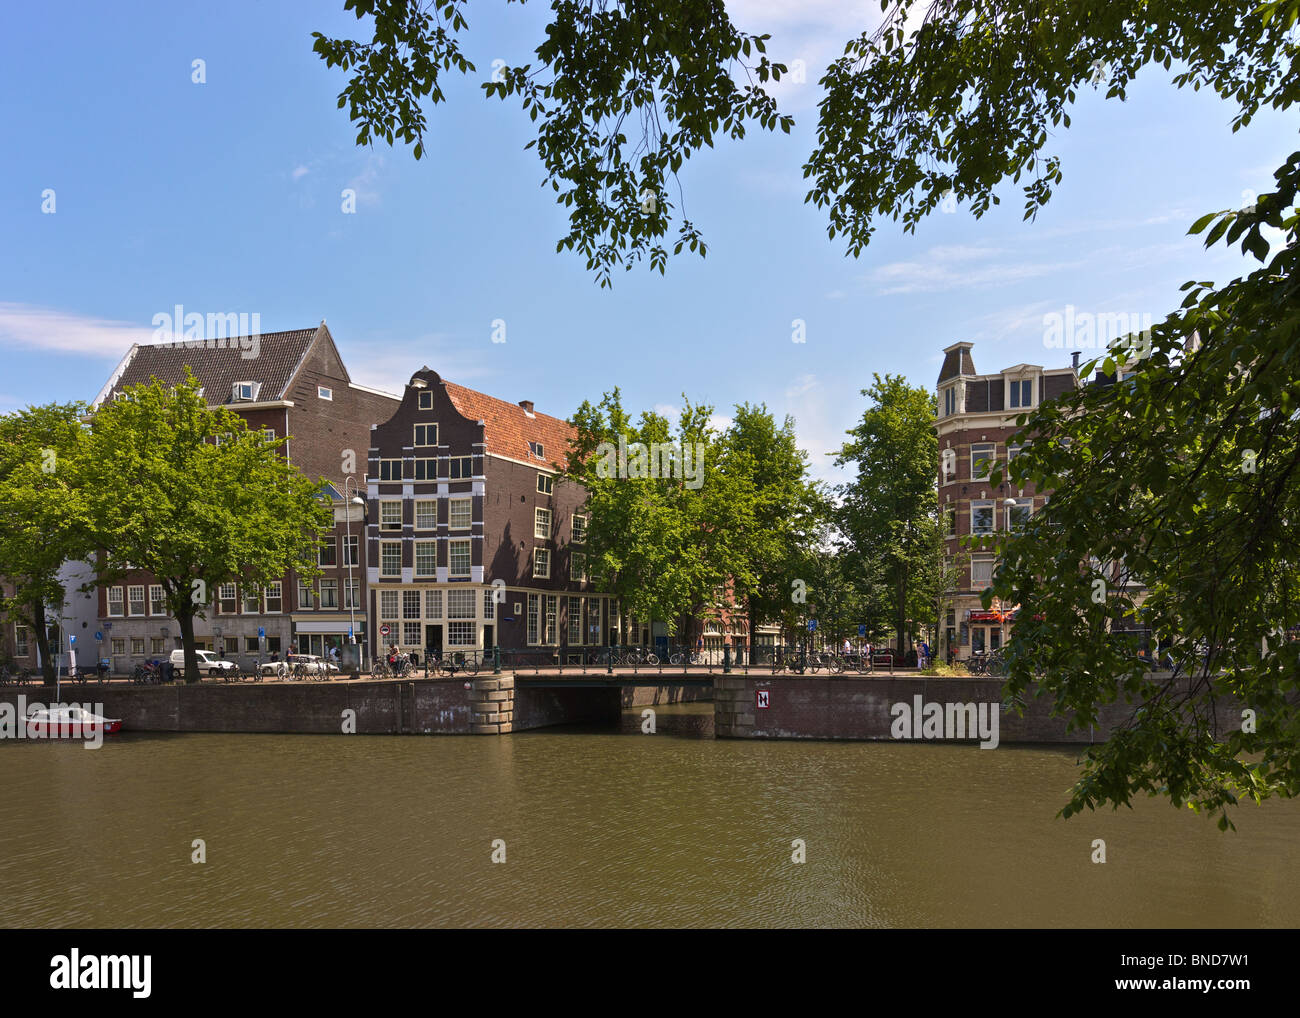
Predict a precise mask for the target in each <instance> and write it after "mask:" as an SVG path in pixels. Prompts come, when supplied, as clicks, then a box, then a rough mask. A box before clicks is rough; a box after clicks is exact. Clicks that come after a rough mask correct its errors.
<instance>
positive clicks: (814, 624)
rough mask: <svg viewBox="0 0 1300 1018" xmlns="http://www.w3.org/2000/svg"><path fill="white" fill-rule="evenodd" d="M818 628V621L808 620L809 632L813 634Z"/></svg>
mask: <svg viewBox="0 0 1300 1018" xmlns="http://www.w3.org/2000/svg"><path fill="white" fill-rule="evenodd" d="M816 628H817V620H816V619H809V620H808V632H810V633H811V632H812V631H813V630H814V629H816Z"/></svg>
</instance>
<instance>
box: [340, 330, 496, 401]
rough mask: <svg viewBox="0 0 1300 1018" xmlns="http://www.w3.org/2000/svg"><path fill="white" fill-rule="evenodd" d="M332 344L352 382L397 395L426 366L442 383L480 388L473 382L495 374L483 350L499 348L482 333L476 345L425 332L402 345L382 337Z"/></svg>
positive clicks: (448, 336)
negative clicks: (437, 375) (443, 381)
mask: <svg viewBox="0 0 1300 1018" xmlns="http://www.w3.org/2000/svg"><path fill="white" fill-rule="evenodd" d="M335 341H336V342H338V344H339V353H340V355H341V356H342V357H343V363H344V364H346V365H347V366H348V374H349V375H351V376H352V381H354V382H356V383H357V384H358V385H368V386H370V387H371V388H372V389H382V390H383V391H384V392H391V393H395V394H400V393H401V392H402V391H403V390H404V389H405V387H406V383H407V382H409V381H410V380H411V376H412V375H413V374H415V372H417V371H419V370H420V368H422V367H423V366H424V365H426V364H427V365H429V367H431V368H433V369H434V370H435V371H436V372H438V374H439V375H441V376H442V377H443V378H444V379H445V380H446V381H448V382H455V383H457V384H459V385H466V386H468V387H470V388H480V386H479V385H478V384H476V380H477V379H482V378H491V377H493V376H495V375H497V374H498V372H497V371H496V369H495V368H493V367H492V366H491V365H492V358H491V357H490V356H485V352H486V350H485V348H490V349H500V347H499V346H498V347H492V344H491V342H489V340H488V338H487V336H486V334H485V335H484V337H483V341H482V343H481V344H479V345H477V346H476V345H475V344H473V343H469V342H466V341H465V340H464V339H463V338H462V337H458V336H454V335H452V334H450V333H445V332H436V333H428V334H426V335H423V336H417V337H413V338H411V339H409V340H406V341H404V342H394V341H392V340H388V339H382V338H377V339H367V340H365V341H353V342H340V341H338V340H337V339H336V340H335Z"/></svg>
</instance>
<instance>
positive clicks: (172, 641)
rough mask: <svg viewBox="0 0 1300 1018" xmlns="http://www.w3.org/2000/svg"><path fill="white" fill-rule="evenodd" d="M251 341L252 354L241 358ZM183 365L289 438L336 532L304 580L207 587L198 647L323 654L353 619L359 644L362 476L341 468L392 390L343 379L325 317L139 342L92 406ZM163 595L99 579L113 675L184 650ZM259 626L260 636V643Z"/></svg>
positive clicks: (131, 578)
mask: <svg viewBox="0 0 1300 1018" xmlns="http://www.w3.org/2000/svg"><path fill="white" fill-rule="evenodd" d="M245 338H247V337H245ZM250 347H251V348H252V349H254V350H255V351H256V356H252V357H249V356H247V354H248V352H249V349H250ZM187 366H188V367H189V369H190V371H191V372H192V373H193V374H194V376H195V378H196V379H198V382H199V384H200V385H201V386H202V387H203V393H204V395H205V397H206V398H207V399H208V400H209V401H210V405H212V406H221V407H224V408H226V409H228V410H231V411H233V412H235V413H237V414H238V415H239V416H240V417H242V418H243V419H244V420H245V421H247V422H248V427H249V428H250V429H261V430H262V431H264V432H265V433H266V435H267V436H268V437H274V438H277V439H278V438H285V437H286V436H287V438H288V441H287V442H286V444H285V446H284V452H285V455H286V456H287V457H288V458H289V460H290V461H291V462H292V463H293V464H295V465H296V466H297V467H298V468H299V469H300V470H302V472H303V473H304V474H306V475H307V476H308V477H310V478H312V479H318V478H322V477H323V478H325V479H327V480H328V481H329V482H330V486H329V487H328V488H327V490H326V494H325V497H327V498H329V499H330V500H331V501H332V502H333V504H334V506H335V514H334V515H335V526H334V531H333V533H331V534H327V535H326V536H325V541H324V547H323V548H322V549H321V552H320V565H321V568H322V570H323V575H322V576H321V577H320V578H319V579H318V580H316V581H312V582H310V583H308V582H307V581H302V582H300V580H299V577H298V576H297V575H296V574H295V573H294V572H292V571H291V572H290V573H289V574H287V575H286V576H285V577H284V578H283V579H282V580H280V581H278V582H277V583H275V584H273V585H271V586H270V587H269V588H268V589H266V590H264V591H261V592H256V591H253V590H243V589H241V588H240V587H239V585H237V584H233V583H231V584H224V585H222V586H221V587H220V588H219V589H217V590H215V591H212V592H211V593H212V603H211V605H210V606H209V609H208V611H207V613H206V617H205V618H200V619H196V620H195V637H196V641H197V644H198V646H199V647H204V648H207V649H210V650H215V651H217V652H218V653H219V654H223V655H225V656H227V657H230V658H232V659H237V658H238V657H243V658H245V659H248V660H256V659H257V658H259V657H260V656H264V655H270V654H272V653H280V654H283V653H284V652H286V651H288V650H289V649H290V648H291V647H293V646H295V645H298V646H299V648H300V649H301V650H302V651H304V652H314V653H323V652H324V650H325V649H326V647H328V646H331V645H333V646H341V645H342V644H343V643H344V642H345V641H346V640H347V636H348V632H349V629H350V627H351V625H352V620H353V618H354V616H355V618H356V623H357V632H358V635H357V639H358V642H363V641H364V633H365V615H364V610H363V606H364V605H365V603H366V601H365V594H364V590H365V582H366V569H365V561H364V558H363V557H362V551H363V546H364V543H363V541H362V530H363V526H364V523H363V519H362V513H361V507H360V506H354V505H352V504H351V499H352V497H353V496H355V495H356V493H357V490H358V488H359V487H360V488H363V487H364V481H363V480H362V479H361V478H356V477H353V478H352V480H351V481H349V480H348V475H349V474H352V473H354V472H355V470H356V464H358V463H361V464H364V463H365V450H366V448H367V447H368V445H369V440H370V425H371V423H372V422H374V421H378V420H385V419H387V418H388V417H389V416H391V414H392V413H393V410H394V409H395V408H396V407H397V403H398V401H397V398H396V397H395V396H392V395H389V394H388V393H384V392H380V391H378V390H376V389H370V388H367V387H365V386H362V385H358V384H356V383H354V382H353V381H352V380H351V378H350V377H349V375H348V371H347V368H346V367H345V366H344V364H343V361H342V359H341V358H340V356H339V352H338V349H337V348H336V347H335V345H334V339H333V337H332V336H331V335H330V332H329V329H328V328H327V327H326V325H325V323H324V321H322V322H321V324H320V325H319V326H318V327H316V328H313V329H298V330H294V331H290V332H273V333H264V334H262V335H261V336H260V337H258V342H257V344H256V346H253V345H252V344H249V343H244V342H242V341H241V340H240V339H238V338H232V339H229V340H227V341H224V342H222V343H221V344H220V345H206V346H195V347H193V348H189V349H187V348H185V347H184V345H180V344H177V345H158V346H150V345H139V344H137V345H135V346H133V347H132V348H131V350H130V351H129V352H128V353H127V355H126V356H125V357H124V358H123V359H122V362H121V363H120V364H119V365H118V366H117V369H116V370H115V371H114V372H113V374H112V376H111V377H110V378H109V380H108V382H107V383H106V384H105V386H104V388H103V389H102V390H101V391H100V393H99V395H98V396H97V397H96V399H95V401H94V403H93V404H92V410H93V408H95V407H98V406H100V405H102V404H103V403H104V401H106V400H109V399H112V398H114V397H115V396H116V395H117V393H119V392H121V391H122V389H123V388H124V387H126V386H129V385H135V384H138V383H142V382H148V381H149V379H150V378H151V377H156V378H158V379H159V380H160V381H163V382H166V383H170V384H173V385H175V384H179V383H180V382H182V381H183V380H184V377H185V368H186V367H187ZM358 482H361V483H360V484H358ZM345 496H346V498H345ZM349 531H350V538H351V539H350V540H349ZM161 595H162V590H161V588H160V587H158V586H157V585H156V584H154V583H153V578H152V577H151V576H150V575H149V574H147V573H145V572H143V571H136V572H133V573H130V574H128V576H127V577H126V578H125V579H124V580H123V581H121V582H118V583H115V584H113V585H111V586H101V587H100V589H99V593H98V598H99V607H98V618H99V621H100V630H101V631H102V632H103V634H104V640H105V646H104V647H103V648H102V653H103V656H105V657H109V658H111V660H112V664H113V669H114V671H117V672H123V671H129V670H130V669H131V668H132V667H133V666H134V665H136V664H139V663H140V662H142V661H143V660H145V659H146V658H151V657H160V656H163V655H165V654H166V653H168V652H170V651H171V650H172V649H173V648H175V647H179V646H180V629H179V626H178V625H177V623H176V620H175V619H174V618H169V617H168V614H167V611H166V609H165V606H164V605H163V604H162V596H161ZM259 630H261V631H262V632H263V633H264V634H265V640H264V643H261V644H260V645H259V643H260V641H259V636H258V631H259Z"/></svg>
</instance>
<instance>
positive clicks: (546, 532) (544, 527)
mask: <svg viewBox="0 0 1300 1018" xmlns="http://www.w3.org/2000/svg"><path fill="white" fill-rule="evenodd" d="M551 518H552V517H551V510H549V509H545V508H543V507H542V506H536V507H535V508H534V509H533V537H535V538H537V539H538V540H539V541H549V540H550V539H551Z"/></svg>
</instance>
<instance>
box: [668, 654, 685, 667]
mask: <svg viewBox="0 0 1300 1018" xmlns="http://www.w3.org/2000/svg"><path fill="white" fill-rule="evenodd" d="M668 663H669V664H670V665H679V664H681V663H682V652H681V651H680V650H679V651H678V652H677V653H676V654H670V655H669V657H668Z"/></svg>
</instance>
